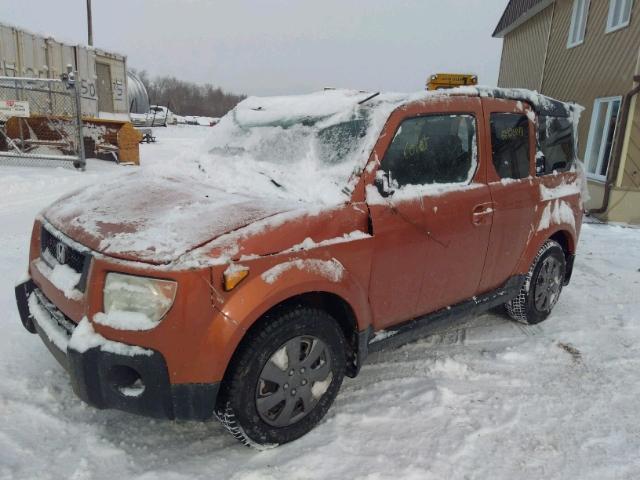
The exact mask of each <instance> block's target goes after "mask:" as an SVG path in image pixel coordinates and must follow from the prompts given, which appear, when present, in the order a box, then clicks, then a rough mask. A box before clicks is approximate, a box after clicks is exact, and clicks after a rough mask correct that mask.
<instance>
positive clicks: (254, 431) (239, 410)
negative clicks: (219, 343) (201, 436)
mask: <svg viewBox="0 0 640 480" xmlns="http://www.w3.org/2000/svg"><path fill="white" fill-rule="evenodd" d="M292 352H293V354H292ZM295 352H297V354H298V358H297V359H295V360H294V359H293V358H295V356H296V354H295ZM345 352H346V343H345V339H344V335H343V333H342V331H341V329H340V327H339V326H338V324H337V322H336V321H335V320H334V319H333V318H332V317H331V316H330V315H329V314H328V313H326V312H325V311H323V310H321V309H317V308H311V307H304V306H296V307H292V308H286V309H281V310H279V311H276V312H274V313H273V314H270V315H269V316H268V317H266V318H265V319H264V321H263V322H262V324H261V325H260V326H258V328H257V329H255V330H253V331H251V332H250V333H249V334H248V337H247V338H246V339H245V340H243V342H242V343H241V345H240V347H239V348H238V351H237V353H236V355H235V356H234V358H233V360H232V363H231V365H230V368H229V371H228V374H227V375H225V380H224V382H223V385H222V389H221V392H220V397H219V399H218V403H217V405H216V415H217V417H218V419H219V420H220V421H221V422H222V424H223V425H224V426H225V427H226V429H227V430H228V431H229V432H230V433H231V434H232V435H233V436H234V437H235V438H236V439H238V440H239V441H240V442H242V443H243V444H245V445H247V446H251V447H255V448H258V449H264V448H270V447H274V446H277V445H281V444H284V443H288V442H291V441H293V440H296V439H297V438H300V437H301V436H303V435H304V434H306V433H307V432H309V431H310V430H311V429H313V427H315V425H317V424H318V422H320V420H322V418H323V417H324V416H325V415H326V413H327V411H328V410H329V408H330V407H331V404H332V403H333V401H334V399H335V397H336V395H337V394H338V391H339V390H340V386H341V384H342V380H343V378H344V375H345V369H346V355H345ZM316 357H317V360H316ZM283 367H284V368H283ZM292 372H294V373H292Z"/></svg>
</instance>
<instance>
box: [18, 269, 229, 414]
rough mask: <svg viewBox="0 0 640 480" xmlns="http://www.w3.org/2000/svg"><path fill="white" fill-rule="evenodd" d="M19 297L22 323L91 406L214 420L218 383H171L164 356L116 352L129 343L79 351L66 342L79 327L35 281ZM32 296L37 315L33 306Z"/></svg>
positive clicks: (23, 286) (149, 352) (20, 287)
mask: <svg viewBox="0 0 640 480" xmlns="http://www.w3.org/2000/svg"><path fill="white" fill-rule="evenodd" d="M15 294H16V301H17V303H18V311H19V313H20V318H21V320H22V324H23V325H24V327H25V328H26V329H27V330H28V331H29V332H31V333H37V334H38V335H39V336H40V338H41V339H42V341H43V342H44V344H45V345H46V346H47V348H48V349H49V350H50V351H51V353H52V354H53V356H54V357H55V358H56V359H57V360H58V362H60V364H61V365H62V366H63V367H64V368H65V369H66V370H67V372H68V373H69V376H70V378H71V384H72V386H73V390H74V392H75V393H76V394H77V395H78V396H79V397H80V398H81V399H82V400H84V401H85V402H86V403H88V404H89V405H91V406H94V407H96V408H100V409H106V408H113V409H117V410H122V411H125V412H130V413H134V414H138V415H145V416H149V417H153V418H168V419H181V420H207V419H209V418H211V417H212V416H213V412H214V407H215V402H216V398H217V395H218V390H219V386H220V384H219V383H212V384H171V383H170V381H169V372H168V370H167V365H166V362H165V359H164V357H163V356H162V354H161V353H160V352H157V351H153V350H146V349H145V352H146V353H145V354H133V355H132V354H126V355H123V354H119V353H114V352H113V350H115V351H120V350H124V351H126V350H127V349H130V346H129V345H125V344H117V345H119V346H121V347H122V349H120V348H115V349H114V348H110V349H109V350H111V351H105V349H104V348H101V347H94V348H89V349H87V350H85V351H83V352H80V351H78V350H75V349H73V348H71V347H69V345H68V343H69V340H70V339H71V336H72V335H73V333H74V329H75V326H76V325H75V324H74V323H73V322H71V321H70V320H69V319H68V318H66V317H65V316H64V314H62V312H60V310H58V309H57V308H56V307H55V306H54V305H53V304H52V303H51V302H50V301H49V300H48V299H47V298H46V297H45V296H44V294H43V293H42V292H41V291H40V290H39V289H38V288H37V286H36V285H35V284H34V282H33V281H32V280H28V281H27V282H24V283H22V284H20V285H18V286H16V289H15ZM32 296H33V298H32V299H31V304H32V305H35V306H36V308H37V310H38V313H37V314H34V312H32V311H31V308H30V306H29V305H30V297H32ZM109 343H110V344H111V345H113V344H115V342H111V341H109Z"/></svg>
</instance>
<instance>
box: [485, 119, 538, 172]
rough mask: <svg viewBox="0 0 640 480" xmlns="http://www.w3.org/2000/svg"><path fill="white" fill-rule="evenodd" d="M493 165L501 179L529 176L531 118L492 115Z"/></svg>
mask: <svg viewBox="0 0 640 480" xmlns="http://www.w3.org/2000/svg"><path fill="white" fill-rule="evenodd" d="M491 146H492V149H493V165H494V166H495V168H496V172H497V173H498V175H499V176H500V178H514V179H519V178H526V177H528V176H529V165H530V150H529V118H528V117H527V116H526V115H520V114H514V113H492V114H491Z"/></svg>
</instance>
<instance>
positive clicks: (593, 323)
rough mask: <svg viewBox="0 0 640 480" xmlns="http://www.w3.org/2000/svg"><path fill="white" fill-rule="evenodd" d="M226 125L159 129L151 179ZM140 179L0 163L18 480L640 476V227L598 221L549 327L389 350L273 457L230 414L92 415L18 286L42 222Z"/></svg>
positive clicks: (1, 281)
mask: <svg viewBox="0 0 640 480" xmlns="http://www.w3.org/2000/svg"><path fill="white" fill-rule="evenodd" d="M216 128H217V127H216ZM211 132H212V129H211V128H207V127H180V126H178V127H169V128H166V129H157V130H156V131H155V133H156V135H157V136H158V139H159V142H158V143H157V144H151V145H143V146H142V149H143V150H142V167H141V168H142V169H143V170H145V169H158V170H162V169H168V168H169V167H170V166H173V168H174V169H175V166H176V164H178V162H180V161H181V160H180V159H181V158H184V157H185V156H188V153H189V152H190V151H194V150H196V151H199V150H198V149H199V148H201V147H200V145H199V144H200V142H202V140H203V138H204V137H205V136H206V135H208V134H210V133H211ZM129 171H130V169H129V168H125V167H117V166H115V165H113V164H109V163H105V162H98V161H90V162H89V165H88V169H87V172H85V173H79V172H76V171H73V170H70V169H61V168H59V169H48V168H47V169H44V168H25V167H7V166H0V222H1V224H2V228H1V229H0V309H1V311H2V312H3V313H4V318H3V319H2V325H3V334H2V335H1V336H0V479H2V480H9V479H20V480H22V479H61V478H64V479H92V480H102V479H105V480H106V479H113V478H127V479H137V480H151V479H169V480H186V479H204V478H206V479H232V480H239V479H252V480H257V479H264V480H273V479H278V480H286V479H345V478H349V479H354V480H355V479H368V480H378V479H387V478H397V479H421V480H422V479H444V478H446V479H465V478H477V479H486V478H491V479H496V480H499V479H513V478H518V479H540V478H544V479H547V480H551V479H562V480H565V479H581V480H585V479H593V480H601V479H629V480H632V479H637V478H640V455H638V452H639V451H640V420H639V419H638V418H639V415H638V413H639V411H640V410H639V407H638V399H639V398H640V381H638V380H639V378H640V373H639V372H640V295H638V294H639V293H640V230H639V229H632V228H624V227H620V226H606V225H585V227H584V229H583V236H582V239H581V241H580V245H579V257H578V259H577V262H576V266H575V273H574V279H573V282H572V284H571V285H570V286H569V287H567V288H566V289H565V290H564V291H563V293H562V296H561V298H560V301H559V303H558V305H557V307H556V309H555V311H554V313H553V315H552V316H551V318H550V319H549V320H548V321H547V322H545V323H543V324H541V325H538V326H530V327H527V326H523V325H520V324H517V323H514V322H511V321H509V320H507V319H506V318H505V317H504V316H502V315H500V314H499V313H490V314H486V315H483V316H481V317H479V318H474V319H467V320H465V321H462V322H458V323H457V324H454V325H451V327H450V328H449V329H447V330H446V331H441V332H438V333H436V334H433V335H431V336H429V337H427V338H425V339H423V340H421V341H419V342H417V343H413V344H410V345H406V346H404V347H401V348H399V349H396V350H391V351H383V352H381V353H377V354H375V355H373V356H372V357H371V358H370V359H369V362H368V364H367V365H366V366H365V367H364V368H363V370H362V373H361V374H360V376H359V377H358V378H357V379H355V380H350V379H347V380H346V381H345V383H344V385H343V388H342V391H341V392H340V394H339V396H338V398H337V401H336V403H335V405H334V406H333V407H332V409H331V410H330V412H329V414H328V416H327V417H326V419H325V420H324V421H323V422H322V423H321V424H320V425H319V426H318V427H317V428H316V429H315V430H313V431H312V432H311V433H310V434H308V435H306V436H305V437H303V438H302V439H300V440H298V441H296V442H294V443H292V444H289V445H285V446H282V447H279V448H277V449H274V450H269V451H265V452H257V451H255V450H251V449H247V448H245V447H243V446H241V445H240V444H239V443H238V442H236V441H235V440H234V439H233V438H232V437H231V436H229V435H228V434H226V433H225V431H224V429H223V428H222V427H221V426H220V425H219V424H218V423H217V422H215V421H212V422H209V423H204V424H200V423H179V422H178V423H174V422H168V421H158V420H150V419H147V418H142V417H136V416H133V415H129V414H126V413H122V412H117V411H99V410H96V409H93V408H90V407H87V406H85V405H84V404H83V403H82V401H80V400H79V399H78V398H77V397H76V396H75V394H74V393H73V392H72V390H71V385H70V383H69V379H68V376H67V374H66V373H65V371H64V370H63V369H62V368H61V367H60V366H59V365H58V364H57V363H56V362H55V360H54V358H53V357H52V356H51V354H50V353H49V352H48V350H47V349H46V348H45V346H44V345H43V344H42V342H41V341H40V340H39V339H38V338H37V337H35V336H32V335H29V334H28V333H27V332H26V331H25V330H24V328H23V327H22V325H21V324H20V320H19V317H18V312H17V309H16V307H15V301H14V297H13V287H14V284H15V282H16V280H18V279H20V278H22V277H23V276H24V272H25V268H26V262H27V256H28V248H29V236H30V231H31V226H32V221H33V218H34V217H35V215H36V214H37V213H38V212H39V211H40V210H41V209H42V208H44V207H45V206H47V205H48V204H50V203H51V202H52V201H53V200H55V199H56V198H57V197H59V196H61V195H62V194H65V193H67V192H69V191H71V190H73V189H76V188H79V187H81V186H83V185H90V184H97V183H101V182H103V181H104V180H105V179H107V178H109V177H113V176H116V175H122V174H127V172H129ZM88 333H90V332H88ZM89 337H90V335H89ZM131 394H136V392H135V391H132V392H131Z"/></svg>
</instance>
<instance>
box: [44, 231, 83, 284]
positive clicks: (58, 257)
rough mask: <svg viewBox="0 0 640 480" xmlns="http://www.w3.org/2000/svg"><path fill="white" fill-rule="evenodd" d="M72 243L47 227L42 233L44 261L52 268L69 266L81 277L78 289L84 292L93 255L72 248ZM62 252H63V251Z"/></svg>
mask: <svg viewBox="0 0 640 480" xmlns="http://www.w3.org/2000/svg"><path fill="white" fill-rule="evenodd" d="M70 243H71V242H68V241H66V240H64V238H63V236H62V235H54V234H53V233H52V232H51V231H49V230H48V229H47V228H46V227H44V226H43V227H42V230H41V232H40V251H41V257H42V259H43V260H44V261H45V262H46V263H47V264H48V265H49V266H50V267H51V268H54V267H55V266H56V265H67V266H69V267H70V268H71V269H72V270H73V271H75V272H76V273H79V274H80V275H81V277H80V281H79V282H78V285H77V286H76V288H77V289H78V290H80V291H81V292H84V290H85V287H86V283H87V273H88V271H89V265H90V263H91V255H90V253H89V252H88V251H87V252H81V251H80V250H78V249H76V248H74V247H72V246H71V245H70ZM61 250H62V251H61Z"/></svg>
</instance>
